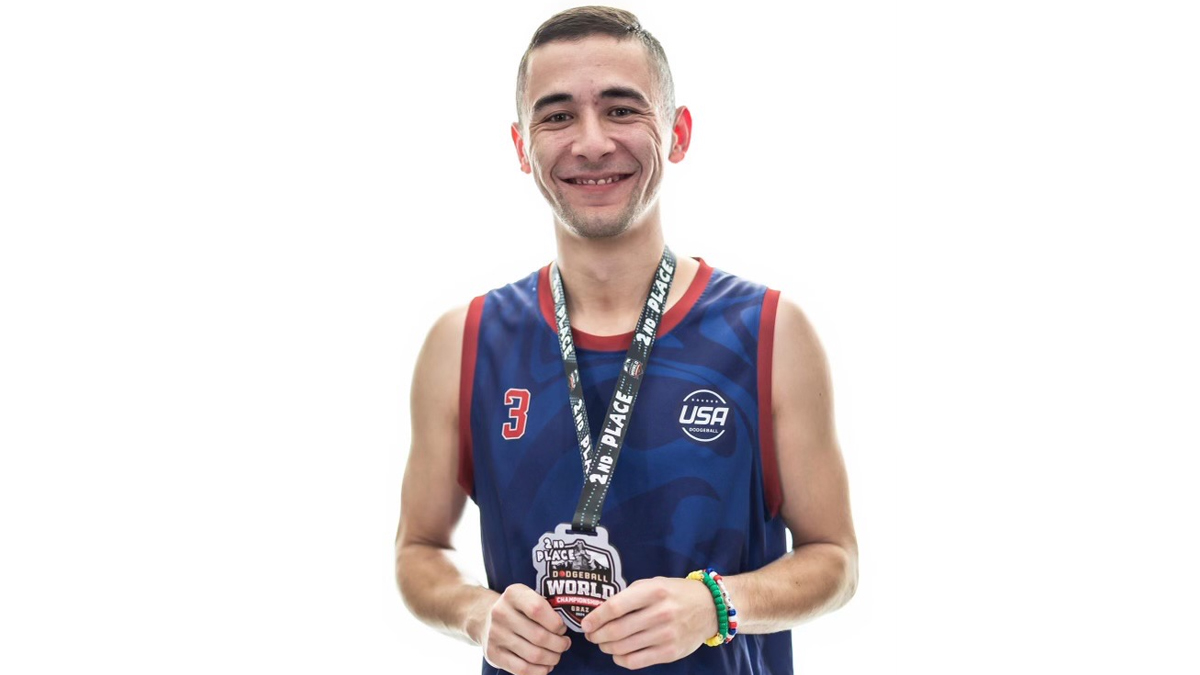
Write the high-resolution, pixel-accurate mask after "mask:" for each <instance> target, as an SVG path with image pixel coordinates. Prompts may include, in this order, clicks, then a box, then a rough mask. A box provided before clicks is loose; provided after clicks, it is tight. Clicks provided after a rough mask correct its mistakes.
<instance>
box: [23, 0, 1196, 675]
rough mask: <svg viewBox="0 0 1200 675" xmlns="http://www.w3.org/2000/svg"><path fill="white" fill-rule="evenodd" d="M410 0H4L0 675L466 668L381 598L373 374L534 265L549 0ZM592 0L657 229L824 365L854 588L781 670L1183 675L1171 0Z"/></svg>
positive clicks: (404, 395) (381, 452)
mask: <svg viewBox="0 0 1200 675" xmlns="http://www.w3.org/2000/svg"><path fill="white" fill-rule="evenodd" d="M432 5H433V3H418V8H417V9H408V8H401V3H391V2H338V3H333V2H326V3H317V2H265V1H256V0H242V1H239V2H227V1H226V2H205V3H199V2H192V3H183V2H175V3H160V2H140V3H138V2H112V3H83V2H76V3H68V2H38V3H33V2H12V3H5V4H4V5H3V9H0V226H2V230H0V322H2V330H0V449H2V451H3V452H2V455H0V457H2V460H0V462H2V464H0V523H2V525H0V550H2V553H0V671H3V672H5V673H50V672H67V670H66V669H67V668H70V669H72V670H78V671H83V670H84V669H87V670H88V671H92V670H95V669H97V668H100V667H101V666H104V668H105V669H108V668H109V667H111V668H119V669H120V670H121V672H126V673H163V672H167V673H202V672H203V673H208V672H235V673H241V672H298V673H332V672H356V673H413V672H426V669H428V668H431V667H432V665H433V664H438V665H439V666H442V667H444V672H462V673H470V672H477V669H478V667H479V661H478V659H479V656H478V652H477V650H476V649H475V648H473V647H470V646H468V645H466V644H464V643H460V642H456V641H454V640H451V639H450V638H446V637H443V636H442V635H440V634H438V633H436V632H434V631H433V630H432V629H429V628H427V627H425V626H424V625H423V624H420V623H418V622H416V621H415V620H414V619H413V618H412V617H411V616H410V615H409V614H408V613H407V611H406V610H405V608H404V606H403V604H402V602H401V600H400V598H399V596H398V593H397V592H396V590H395V584H394V581H393V561H392V539H393V536H394V532H395V525H396V518H397V514H398V509H399V499H400V481H401V476H402V473H403V469H404V465H405V458H406V456H407V452H408V413H407V410H408V402H409V401H408V397H409V393H408V388H409V383H410V378H411V374H412V367H413V363H414V360H415V358H416V355H417V350H418V348H419V346H420V344H421V341H422V340H423V338H424V335H425V332H426V331H427V330H428V327H429V326H430V325H431V323H432V322H433V321H434V319H435V318H436V317H437V316H438V315H439V314H440V313H441V312H442V311H444V310H446V309H447V308H449V307H451V306H453V305H457V304H462V303H465V302H467V301H468V300H469V299H470V298H471V297H472V296H474V295H477V294H480V293H483V292H485V291H486V290H488V289H490V288H493V287H495V286H499V285H502V284H504V283H507V282H509V281H512V280H515V279H517V278H519V277H521V276H524V275H525V274H527V273H528V272H530V271H532V270H533V269H535V268H537V267H540V266H541V265H544V264H545V263H546V262H548V261H549V260H550V259H551V258H552V257H553V255H554V249H553V243H552V235H551V231H552V230H551V221H550V217H549V212H548V209H547V207H546V206H545V203H544V202H543V201H542V200H541V197H540V195H539V194H538V192H537V190H536V189H535V187H534V185H533V183H532V180H531V179H530V178H529V177H528V176H526V175H525V174H522V173H521V172H520V171H519V170H518V168H517V161H516V158H515V154H514V152H513V149H512V145H511V141H510V138H509V131H508V126H509V123H510V122H511V121H512V120H513V119H514V116H515V114H514V107H513V105H514V104H513V93H512V92H513V82H514V77H515V72H516V66H517V62H518V60H519V58H520V55H521V53H522V51H523V49H524V46H525V44H527V42H528V40H529V37H530V36H531V35H532V33H533V30H534V29H535V28H536V27H537V25H538V24H539V23H541V22H542V21H543V20H544V19H546V18H547V17H549V16H550V15H551V14H552V13H553V12H554V11H557V10H559V9H563V8H565V7H568V6H570V5H568V4H565V3H558V2H523V3H483V2H474V3H448V4H447V5H446V6H444V7H436V8H435V7H433V6H432ZM625 6H626V7H628V8H629V9H632V10H634V11H635V12H637V13H638V14H639V15H640V17H641V19H642V21H643V23H644V25H645V26H646V27H647V28H649V30H651V31H652V32H653V33H654V34H655V35H656V36H657V37H659V39H660V40H661V41H662V42H663V44H664V46H665V47H666V49H667V53H668V55H669V57H670V60H671V63H672V65H673V68H674V73H675V79H676V84H677V98H678V102H679V103H680V104H685V105H688V106H689V108H690V109H691V111H692V114H693V116H694V121H695V127H694V140H693V143H692V148H691V152H690V153H689V155H688V156H687V158H686V160H685V161H684V162H683V163H682V164H679V165H672V166H671V167H670V169H669V170H668V174H667V186H666V188H665V192H664V194H663V198H662V203H663V216H664V223H665V227H666V232H667V238H668V242H669V243H670V244H671V245H672V247H673V248H674V249H675V250H676V251H677V252H678V253H681V254H686V255H700V256H703V257H704V258H705V259H706V260H707V261H708V262H709V263H710V264H712V265H714V266H716V267H719V268H721V269H724V270H727V271H730V272H733V273H735V274H740V275H743V276H746V277H749V278H751V279H754V280H756V281H759V282H762V283H766V284H769V285H771V286H772V287H775V288H779V289H781V290H783V292H784V293H786V294H787V295H789V296H791V297H792V298H794V299H796V300H797V301H798V302H799V303H800V304H801V306H802V307H804V308H805V310H806V311H807V312H808V314H809V316H810V318H811V319H812V321H813V322H814V324H815V325H816V327H817V329H818V331H819V333H820V334H821V336H822V338H823V341H824V343H825V346H826V349H827V351H828V355H829V359H830V363H831V366H832V371H833V377H834V383H835V391H836V395H837V418H838V427H839V430H840V436H841V441H842V446H843V451H844V453H845V456H846V461H847V464H848V467H849V471H850V477H851V486H852V498H853V507H854V515H855V520H856V524H857V527H858V536H859V541H860V543H861V564H862V571H861V587H860V589H859V591H858V595H857V597H855V599H854V600H853V601H852V602H851V603H850V604H849V605H848V606H847V607H845V608H844V609H842V610H840V611H838V612H836V613H834V614H832V615H829V616H826V617H823V618H821V619H819V620H817V621H815V622H811V623H808V624H805V625H803V626H801V627H799V628H798V629H797V630H796V631H795V632H794V640H795V646H796V663H797V671H798V672H803V673H831V672H838V673H865V672H877V671H879V670H881V669H882V668H885V667H888V668H902V669H905V670H907V669H913V670H919V671H921V672H927V673H960V672H979V673H1001V672H1005V673H1007V672H1035V673H1050V672H1064V671H1065V672H1143V671H1144V672H1161V673H1195V672H1197V669H1200V660H1198V659H1197V657H1196V652H1195V649H1194V639H1195V637H1196V634H1197V627H1198V624H1200V621H1198V620H1197V618H1196V614H1195V611H1196V610H1195V607H1196V606H1197V603H1198V602H1200V589H1198V583H1197V581H1196V575H1195V572H1196V570H1197V569H1198V568H1200V555H1198V554H1197V542H1196V531H1197V527H1196V524H1195V522H1194V519H1195V517H1196V514H1197V513H1198V512H1200V508H1198V507H1200V500H1198V499H1197V497H1196V496H1195V491H1194V488H1195V483H1196V479H1197V474H1196V469H1195V467H1196V465H1197V463H1196V460H1195V456H1196V453H1197V451H1200V442H1198V440H1200V433H1198V432H1197V410H1198V409H1200V394H1198V385H1197V382H1200V359H1198V357H1197V345H1198V344H1200V325H1198V319H1197V306H1198V303H1197V293H1196V289H1197V288H1200V274H1198V272H1197V264H1196V263H1197V257H1198V256H1197V254H1198V253H1200V251H1198V250H1197V246H1196V244H1195V243H1193V240H1192V239H1191V237H1192V236H1193V235H1194V234H1195V231H1196V229H1197V226H1198V225H1200V199H1198V186H1200V161H1198V159H1197V158H1198V157H1200V133H1198V129H1200V125H1197V122H1196V121H1197V120H1200V88H1198V87H1197V83H1198V82H1200V77H1198V76H1200V72H1198V71H1200V68H1198V66H1197V64H1200V47H1198V45H1200V41H1198V40H1197V38H1196V36H1197V34H1198V32H1200V22H1198V21H1197V17H1196V12H1195V10H1194V9H1193V8H1194V5H1192V3H1186V2H1173V3H1172V2H1152V1H1143V2H1066V1H1047V0H1041V1H1038V2H1029V1H1010V2H1003V3H1001V2H991V3H981V2H950V1H945V2H931V1H922V2H905V3H895V2H840V3H805V4H800V5H793V4H790V3H789V4H787V5H784V4H783V3H780V4H778V5H773V4H765V3H753V2H751V3H745V2H743V3H731V4H726V5H724V6H723V7H718V6H716V5H714V6H712V7H701V6H699V5H697V4H696V3H690V2H682V1H680V2H669V3H668V2H655V3H650V2H639V3H630V4H626V5H625ZM475 517H476V514H475V513H474V512H473V511H468V513H467V515H466V518H465V521H464V526H463V528H462V530H461V531H460V536H459V540H460V542H461V548H462V551H463V555H464V559H465V560H467V561H468V563H469V565H470V567H471V569H472V570H475V571H476V573H477V574H480V575H481V574H482V565H481V563H480V561H479V547H478V530H477V526H476V525H475V524H474V519H475ZM1189 643H1191V644H1190V646H1189ZM438 672H443V671H442V669H439V671H438Z"/></svg>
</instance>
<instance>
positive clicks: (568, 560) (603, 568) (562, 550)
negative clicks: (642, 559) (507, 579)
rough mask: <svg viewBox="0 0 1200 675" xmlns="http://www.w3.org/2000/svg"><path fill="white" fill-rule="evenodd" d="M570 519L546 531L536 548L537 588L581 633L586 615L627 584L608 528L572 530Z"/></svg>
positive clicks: (569, 624)
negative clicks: (610, 542)
mask: <svg viewBox="0 0 1200 675" xmlns="http://www.w3.org/2000/svg"><path fill="white" fill-rule="evenodd" d="M570 530H571V524H570V523H560V524H559V525H558V527H556V528H554V531H553V532H547V533H546V534H543V535H542V536H541V537H540V538H539V541H538V545H537V546H535V547H534V548H533V566H534V568H535V569H536V570H537V573H538V578H537V590H538V591H539V592H540V593H541V594H542V595H543V596H544V597H545V598H546V600H547V601H549V603H550V606H551V607H553V608H554V609H555V611H557V612H558V613H559V614H561V615H562V617H563V619H565V620H566V623H567V627H568V628H570V629H571V630H573V631H575V632H578V633H582V632H583V628H582V627H581V626H580V624H581V622H582V621H583V618H584V617H585V616H587V615H588V613H590V612H591V611H592V610H593V609H596V608H597V607H599V606H600V605H601V604H602V603H603V602H604V601H605V600H607V599H608V598H611V597H612V596H614V595H616V594H617V593H620V592H621V591H622V590H624V588H625V579H624V578H623V577H622V576H621V557H620V556H619V555H618V554H617V549H615V548H613V546H612V545H611V544H609V543H608V530H606V529H604V528H603V527H597V528H596V534H585V533H583V532H575V533H570V532H569V531H570Z"/></svg>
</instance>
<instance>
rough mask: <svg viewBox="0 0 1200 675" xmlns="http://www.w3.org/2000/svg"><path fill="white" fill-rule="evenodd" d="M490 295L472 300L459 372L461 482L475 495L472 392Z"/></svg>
mask: <svg viewBox="0 0 1200 675" xmlns="http://www.w3.org/2000/svg"><path fill="white" fill-rule="evenodd" d="M486 300H487V296H484V295H481V296H479V297H477V298H475V299H473V300H471V305H470V307H469V308H468V309H467V321H466V323H465V324H464V325H463V341H462V363H461V370H460V371H459V376H458V484H459V485H460V486H462V489H463V490H464V491H465V492H466V493H467V495H469V496H470V497H471V498H472V499H474V498H475V456H474V452H473V450H472V446H471V394H472V393H473V389H474V386H475V360H476V356H477V355H478V354H479V321H480V318H481V317H482V316H483V304H484V302H485V301H486Z"/></svg>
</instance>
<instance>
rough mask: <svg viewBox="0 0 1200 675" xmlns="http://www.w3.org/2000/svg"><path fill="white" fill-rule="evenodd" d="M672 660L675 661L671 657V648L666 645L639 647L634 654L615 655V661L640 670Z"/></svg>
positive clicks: (631, 668) (625, 666) (622, 665)
mask: <svg viewBox="0 0 1200 675" xmlns="http://www.w3.org/2000/svg"><path fill="white" fill-rule="evenodd" d="M671 661H674V659H672V658H671V650H670V649H669V648H668V647H665V646H657V647H648V648H646V649H639V650H638V651H636V652H633V653H632V654H625V655H624V656H614V657H613V663H615V664H617V665H618V666H621V667H622V668H628V669H629V670H638V669H639V668H645V667H646V666H653V665H656V664H659V663H670V662H671Z"/></svg>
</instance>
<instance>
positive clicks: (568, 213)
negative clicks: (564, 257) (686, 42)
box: [513, 36, 690, 238]
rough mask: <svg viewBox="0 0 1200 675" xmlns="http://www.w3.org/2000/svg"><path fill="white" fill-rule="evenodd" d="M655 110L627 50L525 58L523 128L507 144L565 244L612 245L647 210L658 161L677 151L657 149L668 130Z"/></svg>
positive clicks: (567, 49)
mask: <svg viewBox="0 0 1200 675" xmlns="http://www.w3.org/2000/svg"><path fill="white" fill-rule="evenodd" d="M660 103H661V101H660V99H659V92H658V87H657V85H656V80H655V77H654V71H653V70H652V66H651V60H650V55H649V53H648V52H647V51H646V48H645V47H644V46H643V45H642V43H641V42H639V41H637V40H620V41H618V40H617V39H615V38H611V37H608V36H593V37H589V38H585V39H583V40H581V41H578V42H551V43H548V44H545V45H542V46H541V47H538V48H537V49H535V50H534V51H533V52H531V53H530V55H529V62H528V70H527V80H526V88H525V100H524V106H525V109H524V112H525V118H526V128H525V129H523V130H522V129H521V128H520V127H519V126H518V125H516V124H514V125H513V141H514V143H515V144H516V146H517V154H518V156H519V157H520V159H521V169H522V170H523V171H525V172H526V173H532V174H533V178H534V181H535V182H536V183H537V185H538V189H540V190H541V191H542V195H544V196H545V197H546V201H547V202H549V203H550V207H551V208H552V209H554V212H555V215H556V216H557V218H558V220H559V221H560V222H562V223H563V224H564V225H565V226H566V227H567V228H568V229H570V230H571V231H572V232H574V233H575V234H577V235H579V236H583V237H588V238H599V237H614V236H617V235H620V234H621V233H623V232H625V231H626V230H628V229H629V228H630V227H631V226H632V225H634V224H636V223H637V222H639V220H640V219H641V217H642V215H643V214H645V213H646V211H647V210H648V209H649V208H650V207H651V206H653V205H654V203H655V200H656V199H657V197H658V188H659V185H660V184H661V182H662V174H663V165H664V163H665V162H664V160H666V159H670V160H671V161H676V162H677V161H679V160H680V159H682V158H683V152H684V151H686V145H685V146H684V147H683V149H682V150H677V151H676V150H673V148H672V145H671V143H669V142H666V143H665V142H664V137H665V140H666V141H671V140H672V132H671V124H672V123H673V122H674V120H664V119H662V117H661V114H660ZM681 110H683V109H681ZM689 121H690V118H689ZM593 182H594V183H595V184H592V183H593Z"/></svg>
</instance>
